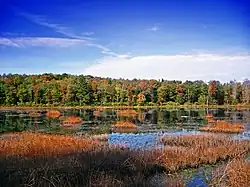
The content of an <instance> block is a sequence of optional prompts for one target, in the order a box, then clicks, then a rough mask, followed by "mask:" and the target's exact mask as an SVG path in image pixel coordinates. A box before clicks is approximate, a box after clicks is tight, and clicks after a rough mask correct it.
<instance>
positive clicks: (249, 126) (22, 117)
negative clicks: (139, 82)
mask: <svg viewBox="0 0 250 187" xmlns="http://www.w3.org/2000/svg"><path fill="white" fill-rule="evenodd" d="M135 110H136V112H137V114H138V115H136V116H129V117H124V116H119V115H118V114H119V110H118V109H103V110H101V111H100V112H95V110H94V109H93V110H91V109H85V110H84V109H64V110H62V109H58V111H60V113H61V117H60V118H56V119H52V118H48V117H47V116H46V112H47V111H49V109H42V110H0V133H8V132H22V131H27V130H29V131H38V132H49V133H62V134H77V135H84V134H88V135H94V134H95V135H98V134H107V135H108V142H109V143H110V144H118V143H123V144H125V145H126V146H129V147H131V148H139V149H140V148H143V149H146V148H151V147H154V146H157V142H158V141H157V137H159V136H160V135H163V134H167V135H180V134H188V133H200V132H199V128H200V127H202V126H204V125H206V124H207V121H206V119H205V116H206V115H207V114H212V115H213V116H214V118H215V119H217V120H226V121H229V122H233V123H242V124H244V126H245V127H246V131H245V132H244V133H242V134H239V135H237V137H239V138H249V136H250V135H249V130H250V110H249V109H242V110H236V109H184V108H181V109H175V108H173V109H160V108H158V109H157V108H154V109H148V108H147V109H135ZM32 112H39V113H41V115H39V116H31V115H30V114H31V113H32ZM67 116H77V117H80V118H82V119H83V121H82V123H81V124H79V125H78V126H76V127H75V128H65V127H62V125H61V124H62V120H63V119H65V117H67ZM117 121H130V122H132V123H135V124H136V125H137V127H138V128H137V129H136V130H132V131H129V130H124V131H118V132H117V131H115V130H114V129H112V126H113V125H114V124H115V123H116V122H117ZM130 130H131V129H130Z"/></svg>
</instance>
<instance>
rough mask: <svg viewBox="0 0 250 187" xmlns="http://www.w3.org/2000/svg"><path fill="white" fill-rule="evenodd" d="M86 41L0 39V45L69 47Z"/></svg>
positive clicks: (31, 38) (23, 38) (25, 38)
mask: <svg viewBox="0 0 250 187" xmlns="http://www.w3.org/2000/svg"><path fill="white" fill-rule="evenodd" d="M86 42H87V41H85V40H80V39H69V38H52V37H9V38H6V37H0V45H3V46H11V47H30V46H33V47H69V46H73V45H81V44H83V45H84V44H86Z"/></svg>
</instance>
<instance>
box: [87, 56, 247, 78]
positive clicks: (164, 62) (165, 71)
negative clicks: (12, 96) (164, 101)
mask: <svg viewBox="0 0 250 187" xmlns="http://www.w3.org/2000/svg"><path fill="white" fill-rule="evenodd" d="M248 67H250V56H232V55H231V56H225V55H224V56H223V55H214V54H196V55H172V56H167V55H159V56H137V57H132V58H127V59H125V58H116V57H106V58H103V59H101V60H99V61H97V63H95V64H93V65H92V66H90V67H88V68H86V69H85V70H84V72H83V73H84V74H89V75H95V76H101V77H113V78H128V79H133V78H141V79H145V78H146V79H161V78H164V79H168V80H182V81H185V80H205V81H209V80H213V79H216V80H220V81H222V82H224V81H229V80H232V79H237V80H242V79H244V78H249V75H250V69H249V68H248Z"/></svg>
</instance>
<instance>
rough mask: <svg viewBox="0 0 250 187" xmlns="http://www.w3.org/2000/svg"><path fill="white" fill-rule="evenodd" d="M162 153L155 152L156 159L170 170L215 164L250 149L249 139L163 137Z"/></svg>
mask: <svg viewBox="0 0 250 187" xmlns="http://www.w3.org/2000/svg"><path fill="white" fill-rule="evenodd" d="M161 141H162V142H163V143H164V144H165V148H164V149H163V150H162V153H157V154H155V157H158V158H157V159H156V160H157V161H158V162H159V163H160V164H162V165H164V166H165V167H166V168H167V169H168V170H169V171H171V172H173V171H177V170H179V169H184V168H189V167H198V166H200V165H202V164H215V163H217V162H219V161H222V160H228V159H231V158H234V157H236V156H237V155H239V154H242V153H244V154H246V153H248V152H249V151H250V143H249V141H238V140H233V139H232V138H231V137H229V136H217V135H184V136H172V137H163V138H162V139H161Z"/></svg>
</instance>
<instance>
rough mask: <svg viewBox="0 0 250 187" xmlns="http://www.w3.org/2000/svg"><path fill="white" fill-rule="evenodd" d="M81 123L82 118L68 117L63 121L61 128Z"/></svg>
mask: <svg viewBox="0 0 250 187" xmlns="http://www.w3.org/2000/svg"><path fill="white" fill-rule="evenodd" d="M80 123H82V118H80V117H76V116H69V117H67V118H66V119H65V120H63V126H73V125H77V124H80Z"/></svg>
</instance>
